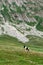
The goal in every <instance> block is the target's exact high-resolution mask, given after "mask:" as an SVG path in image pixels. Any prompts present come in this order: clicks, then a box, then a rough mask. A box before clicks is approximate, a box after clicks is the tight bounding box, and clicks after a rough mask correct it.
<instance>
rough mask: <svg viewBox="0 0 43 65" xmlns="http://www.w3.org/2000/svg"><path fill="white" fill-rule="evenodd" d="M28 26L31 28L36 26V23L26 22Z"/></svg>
mask: <svg viewBox="0 0 43 65" xmlns="http://www.w3.org/2000/svg"><path fill="white" fill-rule="evenodd" d="M26 23H27V24H28V25H30V26H34V25H35V24H36V22H26Z"/></svg>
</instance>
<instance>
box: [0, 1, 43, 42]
mask: <svg viewBox="0 0 43 65" xmlns="http://www.w3.org/2000/svg"><path fill="white" fill-rule="evenodd" d="M5 27H6V28H7V29H6V28H5ZM15 31H16V32H15ZM1 34H6V35H10V36H13V37H16V38H18V39H19V40H20V41H22V42H28V41H29V39H28V38H27V37H26V36H27V35H34V36H39V37H42V38H43V0H13V1H12V0H0V35H1Z"/></svg>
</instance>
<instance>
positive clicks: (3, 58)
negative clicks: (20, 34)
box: [0, 36, 43, 65]
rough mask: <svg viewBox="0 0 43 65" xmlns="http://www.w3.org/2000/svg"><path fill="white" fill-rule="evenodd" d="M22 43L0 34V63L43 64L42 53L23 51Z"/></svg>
mask: <svg viewBox="0 0 43 65" xmlns="http://www.w3.org/2000/svg"><path fill="white" fill-rule="evenodd" d="M29 38H30V37H29ZM23 45H24V44H22V43H21V42H19V41H18V40H17V39H15V38H12V37H9V36H1V37H0V65H43V53H38V52H34V51H32V50H31V51H29V52H25V50H24V49H23ZM34 46H35V45H34ZM30 48H32V47H31V46H30Z"/></svg>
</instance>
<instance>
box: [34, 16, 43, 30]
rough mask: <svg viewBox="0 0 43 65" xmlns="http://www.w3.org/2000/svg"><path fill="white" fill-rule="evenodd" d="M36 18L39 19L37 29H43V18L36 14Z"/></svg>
mask: <svg viewBox="0 0 43 65" xmlns="http://www.w3.org/2000/svg"><path fill="white" fill-rule="evenodd" d="M35 19H36V20H37V21H38V24H37V26H36V28H37V30H39V31H43V24H42V23H43V18H42V17H39V16H35Z"/></svg>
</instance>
